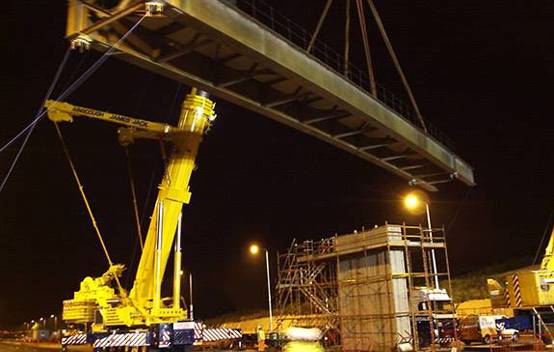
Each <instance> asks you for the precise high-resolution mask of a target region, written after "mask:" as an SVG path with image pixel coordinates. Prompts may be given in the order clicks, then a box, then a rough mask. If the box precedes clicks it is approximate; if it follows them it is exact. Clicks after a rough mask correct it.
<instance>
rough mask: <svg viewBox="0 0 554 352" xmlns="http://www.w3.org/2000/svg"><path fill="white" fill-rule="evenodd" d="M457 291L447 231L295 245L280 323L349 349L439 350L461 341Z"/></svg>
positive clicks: (381, 232)
mask: <svg viewBox="0 0 554 352" xmlns="http://www.w3.org/2000/svg"><path fill="white" fill-rule="evenodd" d="M433 257H434V258H435V261H436V267H437V271H436V272H435V270H434V266H433ZM435 278H437V279H438V281H439V282H440V288H437V287H436V286H435ZM451 292H452V290H451V286H450V269H449V265H448V254H447V247H446V242H445V232H444V229H443V228H433V229H427V228H423V227H421V226H408V225H391V224H385V225H383V226H379V227H377V226H376V227H375V228H373V229H371V230H362V231H360V232H354V233H352V234H348V235H340V236H334V237H331V238H326V239H322V240H318V241H304V242H302V243H298V242H296V241H293V243H292V244H291V246H290V248H289V250H288V251H287V252H286V253H283V254H280V255H279V275H278V284H277V306H278V309H279V311H280V315H279V318H278V325H284V326H290V325H295V326H310V327H318V328H320V329H321V330H322V331H323V332H325V333H326V337H327V343H328V344H330V345H335V346H337V347H339V348H340V349H341V350H343V351H356V352H362V351H387V350H392V349H395V348H398V347H399V346H400V347H402V346H403V345H404V346H405V347H411V348H413V349H414V350H416V351H419V350H438V349H440V348H442V347H445V346H447V345H448V344H449V343H450V341H452V340H454V339H455V338H456V326H455V320H454V317H455V315H454V307H453V305H452V300H451Z"/></svg>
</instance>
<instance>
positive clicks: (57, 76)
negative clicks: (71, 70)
mask: <svg viewBox="0 0 554 352" xmlns="http://www.w3.org/2000/svg"><path fill="white" fill-rule="evenodd" d="M70 54H71V48H69V47H68V48H67V49H66V51H65V54H64V56H63V59H62V61H61V62H60V65H59V66H58V69H57V70H56V74H55V75H54V79H53V80H52V83H50V86H49V87H48V90H47V91H46V94H45V95H44V98H43V99H42V103H41V104H40V107H39V108H38V110H37V112H36V113H35V116H39V115H40V114H41V113H42V112H43V110H44V103H45V102H46V100H48V98H50V95H52V92H53V91H54V88H55V87H56V85H57V84H58V81H59V79H60V76H61V74H62V72H63V69H64V68H65V65H66V64H67V60H68V59H69V56H70ZM37 122H38V119H37V118H35V119H34V120H33V122H31V124H29V126H27V127H26V128H25V129H24V130H23V131H21V132H20V133H18V136H21V135H22V134H23V133H24V131H26V130H29V132H28V133H27V135H26V136H25V139H24V140H23V143H22V144H21V146H20V147H19V150H18V151H17V153H16V154H15V158H14V159H13V161H12V163H11V165H10V167H9V169H8V172H7V173H6V175H5V176H4V179H3V180H2V184H0V193H1V192H2V190H3V189H4V187H5V186H6V183H7V182H8V179H9V178H10V175H11V174H12V172H13V170H14V168H15V165H16V164H17V161H18V160H19V157H20V156H21V154H22V153H23V150H24V149H25V146H26V145H27V142H28V141H29V138H30V137H31V134H32V133H33V130H34V129H35V126H36V124H37ZM17 138H19V137H14V138H12V140H11V141H10V142H9V144H11V143H13V142H14V141H15V140H16V139H17ZM6 148H7V146H4V147H3V148H2V150H0V152H2V151H3V150H4V149H6Z"/></svg>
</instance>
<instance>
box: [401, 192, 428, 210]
mask: <svg viewBox="0 0 554 352" xmlns="http://www.w3.org/2000/svg"><path fill="white" fill-rule="evenodd" d="M403 203H404V208H406V210H408V211H409V212H410V213H413V214H423V213H424V212H425V207H426V204H428V203H429V197H427V195H426V194H425V193H424V192H422V191H412V192H410V193H408V194H406V195H405V196H404V198H403Z"/></svg>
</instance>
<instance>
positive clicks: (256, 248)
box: [250, 244, 260, 255]
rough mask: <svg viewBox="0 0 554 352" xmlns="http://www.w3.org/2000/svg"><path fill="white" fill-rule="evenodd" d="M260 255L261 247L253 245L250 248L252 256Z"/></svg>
mask: <svg viewBox="0 0 554 352" xmlns="http://www.w3.org/2000/svg"><path fill="white" fill-rule="evenodd" d="M258 253H260V246H258V245H257V244H253V245H251V246H250V254H252V255H257V254H258Z"/></svg>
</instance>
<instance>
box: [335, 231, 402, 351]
mask: <svg viewBox="0 0 554 352" xmlns="http://www.w3.org/2000/svg"><path fill="white" fill-rule="evenodd" d="M364 235H366V236H367V234H354V235H352V236H353V238H351V239H352V240H353V241H358V240H359V239H360V237H363V236H364ZM393 235H394V234H393ZM344 237H348V236H344ZM344 241H345V242H346V241H348V238H345V239H344ZM343 248H344V247H343ZM405 271H406V269H405V260H404V253H403V252H402V251H401V250H393V251H389V250H387V248H386V247H384V248H383V249H380V250H372V251H370V252H363V253H359V254H357V255H350V256H348V257H346V258H341V260H340V262H339V265H338V272H337V275H338V277H337V279H338V282H339V285H338V290H339V293H338V297H339V306H340V309H341V314H340V317H341V324H342V331H341V333H342V334H341V336H342V345H343V350H344V351H385V350H390V349H392V348H394V346H396V345H397V344H398V342H399V341H400V340H401V337H403V336H410V318H409V302H408V285H407V282H406V279H405V278H396V279H392V280H391V279H390V278H391V273H395V274H399V273H405Z"/></svg>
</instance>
